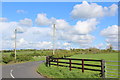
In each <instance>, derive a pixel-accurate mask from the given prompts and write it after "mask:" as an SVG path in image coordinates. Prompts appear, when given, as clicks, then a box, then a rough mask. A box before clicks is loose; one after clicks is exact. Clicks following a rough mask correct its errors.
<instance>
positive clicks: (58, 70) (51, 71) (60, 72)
mask: <svg viewBox="0 0 120 80" xmlns="http://www.w3.org/2000/svg"><path fill="white" fill-rule="evenodd" d="M69 58H78V59H96V60H101V59H104V60H106V61H118V53H107V54H106V53H101V54H78V55H74V56H71V57H69ZM60 61H62V62H68V60H60ZM72 62H74V63H81V61H72ZM59 64H62V65H69V64H63V63H59ZM85 64H96V65H100V63H99V62H91V61H86V62H85ZM107 64H110V65H118V63H117V62H106V66H107ZM72 66H76V67H81V65H73V64H72ZM85 68H91V69H100V68H98V67H91V66H85ZM107 68H110V69H118V66H107ZM106 70H107V69H106ZM107 71H113V72H115V73H109V75H116V76H106V77H114V78H117V77H118V70H116V71H114V70H107ZM38 72H40V73H42V74H43V75H45V76H47V77H52V78H76V77H77V78H99V73H100V72H95V71H89V70H85V72H84V73H82V71H81V70H80V69H72V71H69V68H64V67H59V66H58V67H57V66H54V65H51V67H46V66H45V65H44V64H42V65H41V66H40V67H39V68H38ZM65 74H67V75H66V76H64V75H65ZM106 74H108V72H106ZM80 75H82V76H80ZM87 76H89V77H87ZM119 76H120V74H119Z"/></svg>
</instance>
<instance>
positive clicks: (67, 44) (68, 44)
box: [63, 42, 71, 46]
mask: <svg viewBox="0 0 120 80" xmlns="http://www.w3.org/2000/svg"><path fill="white" fill-rule="evenodd" d="M70 45H71V44H70V43H67V42H65V43H64V44H63V46H70Z"/></svg>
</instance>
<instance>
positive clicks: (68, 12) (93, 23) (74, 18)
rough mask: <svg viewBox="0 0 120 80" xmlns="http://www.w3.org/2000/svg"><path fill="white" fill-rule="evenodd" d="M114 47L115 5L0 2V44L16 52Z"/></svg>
mask: <svg viewBox="0 0 120 80" xmlns="http://www.w3.org/2000/svg"><path fill="white" fill-rule="evenodd" d="M53 24H55V26H56V31H55V43H56V45H55V48H59V49H70V48H89V47H97V48H100V49H106V48H107V46H108V45H109V44H111V45H112V46H113V47H114V49H117V48H118V6H117V3H112V2H104V3H100V2H98V3H94V2H92V3H89V2H86V1H83V2H70V3H69V2H61V3H60V2H16V3H14V2H8V3H7V2H3V3H2V16H0V27H1V28H0V34H1V35H0V37H1V38H0V45H2V48H3V49H13V48H14V39H15V35H14V30H15V29H17V49H29V48H31V49H52V36H53V35H52V34H53Z"/></svg>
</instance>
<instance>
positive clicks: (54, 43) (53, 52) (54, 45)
mask: <svg viewBox="0 0 120 80" xmlns="http://www.w3.org/2000/svg"><path fill="white" fill-rule="evenodd" d="M54 54H55V24H53V55H54Z"/></svg>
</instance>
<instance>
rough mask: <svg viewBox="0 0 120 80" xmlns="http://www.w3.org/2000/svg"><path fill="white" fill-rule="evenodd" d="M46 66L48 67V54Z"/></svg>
mask: <svg viewBox="0 0 120 80" xmlns="http://www.w3.org/2000/svg"><path fill="white" fill-rule="evenodd" d="M46 66H47V67H48V56H46Z"/></svg>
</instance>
